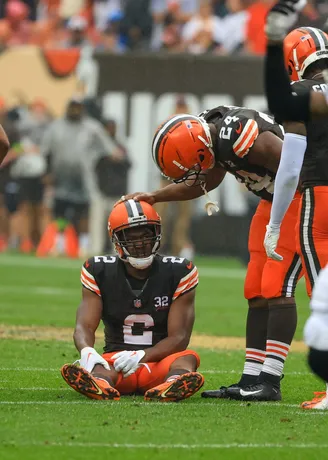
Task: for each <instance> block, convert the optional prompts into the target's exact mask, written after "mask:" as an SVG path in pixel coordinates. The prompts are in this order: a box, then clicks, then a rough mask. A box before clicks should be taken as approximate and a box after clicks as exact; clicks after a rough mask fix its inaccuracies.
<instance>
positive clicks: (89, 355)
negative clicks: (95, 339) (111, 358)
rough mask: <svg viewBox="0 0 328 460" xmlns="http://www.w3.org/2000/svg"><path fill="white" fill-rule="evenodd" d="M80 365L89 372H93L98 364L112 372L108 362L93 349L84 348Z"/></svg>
mask: <svg viewBox="0 0 328 460" xmlns="http://www.w3.org/2000/svg"><path fill="white" fill-rule="evenodd" d="M79 364H80V366H81V367H83V368H84V369H85V370H86V371H88V372H91V371H92V369H93V368H94V367H95V365H96V364H101V365H102V366H104V368H105V369H107V370H108V371H109V370H110V367H109V364H108V362H107V361H106V360H105V359H104V358H103V357H102V356H100V354H99V353H97V352H96V350H95V349H94V348H92V347H85V348H82V350H81V359H80V360H79Z"/></svg>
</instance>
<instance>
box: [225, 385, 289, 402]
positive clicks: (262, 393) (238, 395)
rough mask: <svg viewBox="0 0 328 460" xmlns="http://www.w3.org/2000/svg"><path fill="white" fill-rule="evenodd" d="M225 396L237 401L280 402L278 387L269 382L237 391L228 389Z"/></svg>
mask: <svg viewBox="0 0 328 460" xmlns="http://www.w3.org/2000/svg"><path fill="white" fill-rule="evenodd" d="M227 395H228V397H229V398H230V399H236V400H238V401H281V392H280V387H278V386H274V385H272V383H269V382H260V383H255V384H254V385H248V386H245V387H242V388H239V389H236V388H231V389H230V387H229V388H227Z"/></svg>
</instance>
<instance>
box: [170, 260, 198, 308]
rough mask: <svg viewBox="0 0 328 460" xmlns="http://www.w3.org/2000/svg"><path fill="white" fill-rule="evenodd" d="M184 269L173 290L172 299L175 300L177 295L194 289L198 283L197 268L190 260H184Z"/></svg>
mask: <svg viewBox="0 0 328 460" xmlns="http://www.w3.org/2000/svg"><path fill="white" fill-rule="evenodd" d="M184 268H185V270H183V272H182V274H181V275H180V276H179V279H178V285H177V287H176V289H175V291H174V294H173V299H172V300H176V299H177V298H178V297H180V296H182V295H183V294H186V293H187V292H189V291H191V290H192V289H195V288H196V286H197V285H198V269H197V267H196V266H195V265H193V263H192V262H190V261H188V260H186V263H185V265H184Z"/></svg>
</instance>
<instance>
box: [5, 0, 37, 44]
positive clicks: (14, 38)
mask: <svg viewBox="0 0 328 460" xmlns="http://www.w3.org/2000/svg"><path fill="white" fill-rule="evenodd" d="M4 9H5V17H4V19H2V20H1V21H0V30H2V31H3V32H2V33H3V34H4V33H5V35H6V44H7V45H8V46H13V45H23V44H28V43H29V42H30V39H31V34H32V23H31V21H30V20H29V12H30V10H29V7H28V6H27V5H26V4H25V3H24V2H22V1H20V0H8V1H7V3H6V4H5V7H4ZM4 31H5V32H4Z"/></svg>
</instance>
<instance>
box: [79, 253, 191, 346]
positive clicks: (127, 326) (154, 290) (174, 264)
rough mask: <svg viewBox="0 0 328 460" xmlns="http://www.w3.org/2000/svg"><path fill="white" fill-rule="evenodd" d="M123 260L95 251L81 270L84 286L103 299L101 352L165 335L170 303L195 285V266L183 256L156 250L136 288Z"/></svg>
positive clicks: (147, 343) (150, 343)
mask: <svg viewBox="0 0 328 460" xmlns="http://www.w3.org/2000/svg"><path fill="white" fill-rule="evenodd" d="M124 265H125V264H124V262H122V261H121V260H120V258H119V257H114V256H97V257H92V258H90V259H88V260H87V261H86V262H85V263H84V265H83V266H82V270H81V282H82V285H83V287H85V288H86V289H89V290H90V291H92V292H94V293H95V294H96V295H98V296H100V297H101V299H102V304H103V312H102V321H103V323H104V326H105V347H104V351H105V352H112V351H120V350H140V349H145V348H149V347H151V346H154V345H156V343H158V342H159V341H161V340H163V339H165V338H166V337H167V320H168V315H169V311H170V306H171V304H172V302H173V301H174V300H176V299H177V298H178V297H179V296H181V295H183V294H185V293H187V292H189V291H191V290H192V289H195V288H196V286H197V284H198V270H197V267H195V266H194V265H193V263H192V262H190V261H189V260H187V259H182V258H178V257H164V256H160V255H156V256H155V258H154V262H153V264H152V267H151V270H150V273H149V277H148V279H147V280H146V281H145V283H144V285H143V287H141V288H140V289H135V286H133V284H132V282H130V281H129V279H130V280H131V278H130V277H129V276H128V275H127V273H126V270H125V267H124Z"/></svg>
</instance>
